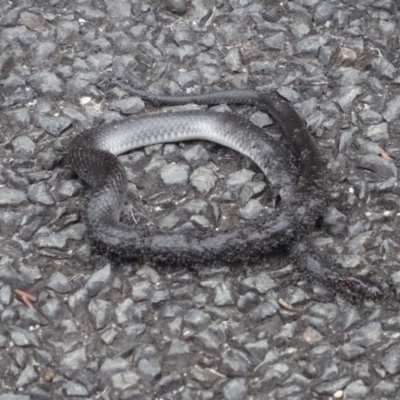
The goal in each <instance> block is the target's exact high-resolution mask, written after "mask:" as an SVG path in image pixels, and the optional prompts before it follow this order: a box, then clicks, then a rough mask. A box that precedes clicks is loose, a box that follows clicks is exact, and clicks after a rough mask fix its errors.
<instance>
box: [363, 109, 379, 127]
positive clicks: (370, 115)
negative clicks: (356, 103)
mask: <svg viewBox="0 0 400 400" xmlns="http://www.w3.org/2000/svg"><path fill="white" fill-rule="evenodd" d="M358 116H359V118H360V120H361V122H362V123H363V124H366V125H373V124H378V123H379V122H381V121H382V116H381V115H380V114H379V113H377V112H376V111H374V110H363V111H360V112H359V113H358Z"/></svg>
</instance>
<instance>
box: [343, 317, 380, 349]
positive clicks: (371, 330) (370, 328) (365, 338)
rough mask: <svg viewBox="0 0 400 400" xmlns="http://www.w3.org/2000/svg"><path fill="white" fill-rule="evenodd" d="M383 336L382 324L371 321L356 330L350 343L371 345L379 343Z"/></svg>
mask: <svg viewBox="0 0 400 400" xmlns="http://www.w3.org/2000/svg"><path fill="white" fill-rule="evenodd" d="M381 336H382V326H381V324H380V323H379V322H370V323H368V324H367V325H364V326H363V327H361V328H359V329H356V330H354V333H353V335H352V338H351V339H350V343H353V344H356V345H358V346H362V347H370V346H372V345H374V344H375V343H378V342H379V340H380V339H381Z"/></svg>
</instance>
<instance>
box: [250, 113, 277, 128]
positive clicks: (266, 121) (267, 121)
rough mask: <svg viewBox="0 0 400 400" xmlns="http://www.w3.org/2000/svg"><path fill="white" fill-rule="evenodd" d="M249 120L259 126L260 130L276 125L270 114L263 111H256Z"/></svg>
mask: <svg viewBox="0 0 400 400" xmlns="http://www.w3.org/2000/svg"><path fill="white" fill-rule="evenodd" d="M249 119H250V122H251V123H253V124H254V125H256V126H258V127H259V128H264V127H265V126H269V125H272V124H273V123H274V122H273V121H272V119H271V118H270V116H269V115H268V114H266V113H263V112H261V111H256V112H255V113H254V114H252V115H251V116H250V118H249Z"/></svg>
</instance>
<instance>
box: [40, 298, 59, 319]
mask: <svg viewBox="0 0 400 400" xmlns="http://www.w3.org/2000/svg"><path fill="white" fill-rule="evenodd" d="M63 309H64V303H63V302H62V301H61V300H60V299H58V298H53V299H48V300H47V301H46V302H45V303H44V304H43V305H42V306H41V307H40V310H41V312H42V313H43V314H44V315H45V316H46V317H47V318H48V319H53V318H56V317H57V316H61V315H62V314H63Z"/></svg>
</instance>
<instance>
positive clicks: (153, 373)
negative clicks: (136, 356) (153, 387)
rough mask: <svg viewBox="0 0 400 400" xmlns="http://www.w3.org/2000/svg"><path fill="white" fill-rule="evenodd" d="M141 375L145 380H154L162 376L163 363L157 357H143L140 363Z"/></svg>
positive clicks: (139, 370)
mask: <svg viewBox="0 0 400 400" xmlns="http://www.w3.org/2000/svg"><path fill="white" fill-rule="evenodd" d="M138 372H139V375H140V376H141V377H142V379H143V380H145V381H153V380H154V379H158V378H160V377H161V365H160V362H159V361H158V360H157V359H150V360H148V359H147V358H142V359H141V360H140V361H139V364H138Z"/></svg>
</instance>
